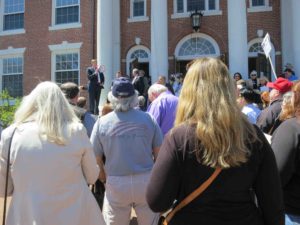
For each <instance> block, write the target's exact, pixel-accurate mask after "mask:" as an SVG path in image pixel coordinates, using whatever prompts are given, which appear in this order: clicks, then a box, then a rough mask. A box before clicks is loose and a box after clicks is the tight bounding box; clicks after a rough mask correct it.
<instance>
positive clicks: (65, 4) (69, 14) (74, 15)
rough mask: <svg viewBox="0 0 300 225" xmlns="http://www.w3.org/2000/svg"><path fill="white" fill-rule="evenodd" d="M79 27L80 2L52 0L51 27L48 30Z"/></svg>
mask: <svg viewBox="0 0 300 225" xmlns="http://www.w3.org/2000/svg"><path fill="white" fill-rule="evenodd" d="M80 27H81V23H80V0H52V26H50V27H49V30H61V29H70V28H80Z"/></svg>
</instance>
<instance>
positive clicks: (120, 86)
mask: <svg viewBox="0 0 300 225" xmlns="http://www.w3.org/2000/svg"><path fill="white" fill-rule="evenodd" d="M134 93H135V90H134V87H133V85H132V83H131V82H130V80H129V79H128V78H125V77H119V78H116V79H115V80H114V83H113V87H112V95H113V96H115V97H116V98H119V97H120V98H128V97H131V96H133V95H134Z"/></svg>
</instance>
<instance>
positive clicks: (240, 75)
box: [233, 72, 243, 80]
mask: <svg viewBox="0 0 300 225" xmlns="http://www.w3.org/2000/svg"><path fill="white" fill-rule="evenodd" d="M236 75H238V76H239V77H240V80H241V79H243V77H242V74H241V73H239V72H236V73H235V74H234V75H233V78H235V76H236Z"/></svg>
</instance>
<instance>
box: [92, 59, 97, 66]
mask: <svg viewBox="0 0 300 225" xmlns="http://www.w3.org/2000/svg"><path fill="white" fill-rule="evenodd" d="M91 64H92V67H94V68H96V67H97V59H92V60H91Z"/></svg>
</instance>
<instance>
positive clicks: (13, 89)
mask: <svg viewBox="0 0 300 225" xmlns="http://www.w3.org/2000/svg"><path fill="white" fill-rule="evenodd" d="M1 61H2V71H1V72H2V77H1V78H2V80H1V81H2V87H1V88H2V90H7V91H8V93H9V95H10V96H12V97H21V96H23V57H22V56H12V57H9V58H3V59H2V60H1Z"/></svg>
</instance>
